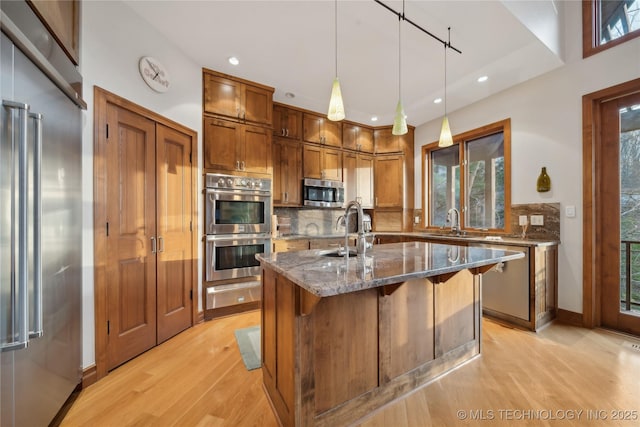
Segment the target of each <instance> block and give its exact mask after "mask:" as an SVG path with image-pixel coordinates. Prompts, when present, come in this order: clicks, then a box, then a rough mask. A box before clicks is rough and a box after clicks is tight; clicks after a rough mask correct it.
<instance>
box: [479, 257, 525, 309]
mask: <svg viewBox="0 0 640 427" xmlns="http://www.w3.org/2000/svg"><path fill="white" fill-rule="evenodd" d="M479 246H482V247H485V248H495V249H500V250H504V251H519V252H523V253H524V258H520V259H516V260H512V261H508V262H505V263H500V264H498V265H496V267H494V268H493V269H491V270H490V271H488V272H486V273H485V274H483V275H482V309H483V311H484V312H485V314H488V315H492V314H495V315H497V316H498V317H499V314H500V313H504V314H507V315H510V316H514V317H518V318H520V319H523V320H526V321H529V320H530V319H529V316H530V315H529V248H528V247H526V246H506V245H494V244H481V245H479Z"/></svg>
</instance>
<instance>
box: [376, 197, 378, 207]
mask: <svg viewBox="0 0 640 427" xmlns="http://www.w3.org/2000/svg"><path fill="white" fill-rule="evenodd" d="M376 206H378V197H377V196H376Z"/></svg>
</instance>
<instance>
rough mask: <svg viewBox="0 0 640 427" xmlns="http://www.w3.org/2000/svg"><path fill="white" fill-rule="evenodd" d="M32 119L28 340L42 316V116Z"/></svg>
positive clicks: (39, 327) (35, 334)
mask: <svg viewBox="0 0 640 427" xmlns="http://www.w3.org/2000/svg"><path fill="white" fill-rule="evenodd" d="M29 117H30V118H32V119H34V124H35V126H34V135H35V139H34V141H33V142H34V146H33V307H34V312H33V330H30V331H29V338H40V337H41V336H42V334H43V314H42V226H41V220H42V114H37V113H29Z"/></svg>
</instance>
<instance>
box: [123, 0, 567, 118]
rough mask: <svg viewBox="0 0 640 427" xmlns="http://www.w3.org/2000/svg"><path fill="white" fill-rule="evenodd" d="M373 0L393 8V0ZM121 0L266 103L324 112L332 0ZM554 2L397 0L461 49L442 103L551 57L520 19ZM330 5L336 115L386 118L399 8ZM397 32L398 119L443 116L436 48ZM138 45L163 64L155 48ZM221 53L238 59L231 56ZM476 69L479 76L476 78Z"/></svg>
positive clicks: (539, 70) (476, 96) (412, 31)
mask: <svg viewBox="0 0 640 427" xmlns="http://www.w3.org/2000/svg"><path fill="white" fill-rule="evenodd" d="M383 2H384V3H385V4H386V5H388V6H390V7H391V8H393V9H395V10H396V11H401V10H402V7H403V3H402V2H401V1H391V0H388V1H384V0H383ZM124 3H125V4H127V5H128V6H129V7H130V8H131V9H133V10H134V11H135V12H136V13H137V14H139V15H140V16H141V17H142V19H144V20H146V21H148V22H149V23H150V24H151V25H152V26H153V27H155V28H156V29H157V30H158V31H159V32H161V33H163V34H164V35H165V36H166V37H167V38H168V39H169V40H171V41H172V42H173V43H174V44H175V45H176V46H177V47H178V48H179V49H180V50H181V51H182V52H184V53H185V55H187V56H188V57H190V58H192V59H193V61H194V62H195V63H197V64H199V65H201V66H203V67H206V68H211V69H214V70H217V71H220V72H223V73H227V74H231V75H235V76H238V77H242V78H245V79H248V80H252V81H255V82H259V83H262V84H266V85H269V86H273V87H274V88H275V93H274V100H275V101H279V102H283V103H286V104H290V105H295V106H298V107H302V108H307V109H310V110H313V111H319V112H324V111H326V109H327V107H328V103H329V95H330V92H331V83H332V80H333V78H334V76H335V42H334V16H335V15H334V2H333V1H330V0H321V1H300V0H299V1H238V0H236V1H202V0H201V1H166V0H164V1H153V0H152V1H139V0H124ZM557 6H558V1H557V0H542V1H539V0H536V1H517V2H510V1H509V2H507V1H505V2H502V1H406V2H405V3H404V11H405V16H406V17H407V18H408V19H410V20H411V21H413V22H415V23H416V24H418V25H420V26H421V27H423V28H425V29H426V30H428V31H429V32H431V33H433V34H434V35H436V36H438V37H439V38H441V39H443V40H446V39H447V27H449V26H450V27H451V44H452V46H454V47H455V48H457V49H459V50H461V51H462V54H458V53H457V52H455V51H453V50H448V52H447V110H448V111H449V112H451V111H454V110H456V109H459V108H462V107H464V106H466V105H469V104H471V103H473V102H476V101H478V100H480V99H482V98H485V97H487V96H489V95H492V94H494V93H497V92H499V91H502V90H504V89H506V88H508V87H510V86H513V85H516V84H518V83H521V82H523V81H526V80H528V79H530V78H533V77H535V76H538V75H540V74H543V73H546V72H548V71H550V70H551V69H553V68H556V67H558V66H560V65H562V63H563V62H562V60H561V58H560V57H559V56H558V55H557V54H556V53H554V52H553V51H552V50H553V49H550V48H549V47H548V46H549V45H550V44H549V42H548V40H545V41H543V40H544V37H541V36H540V35H541V33H540V31H539V27H540V22H537V23H536V22H533V23H532V22H531V19H530V17H537V18H538V21H541V20H542V21H544V20H545V19H546V17H548V16H549V15H548V13H547V14H546V15H545V11H547V12H548V10H552V12H551V13H555V14H557V13H558V11H557V9H556V8H557ZM337 7H338V9H337V15H338V61H337V66H338V76H339V78H340V84H341V88H342V95H343V99H344V103H345V109H346V114H347V119H348V120H352V121H356V122H360V123H370V124H373V125H387V124H391V123H392V122H393V113H394V111H395V106H396V103H397V100H398V22H399V20H398V17H397V16H396V15H394V14H393V13H391V12H389V11H388V10H386V9H385V8H383V7H382V6H380V5H379V4H376V3H375V2H374V1H372V0H359V1H344V0H340V1H339V2H338V6H337ZM550 8H551V9H550ZM518 11H520V12H523V11H524V14H523V13H519V14H518ZM516 15H518V16H520V18H521V19H518V18H517V17H516ZM523 16H525V17H526V19H523V18H522V17H523ZM523 21H525V23H523ZM543 23H544V22H543ZM536 25H537V27H536ZM401 34H402V45H401V56H402V62H401V64H402V79H401V86H402V100H403V104H404V107H405V112H406V114H407V121H408V122H409V124H411V125H414V126H416V125H420V124H422V123H425V122H427V121H430V120H433V119H435V118H438V117H441V116H442V115H443V114H444V103H440V104H434V102H433V100H434V99H435V98H438V97H443V96H444V77H445V76H444V55H445V54H444V51H445V49H444V47H443V45H442V43H440V42H438V41H436V40H434V39H432V38H431V37H429V36H428V35H426V34H424V33H423V32H421V31H419V30H418V29H416V28H414V27H413V26H411V25H410V24H409V23H407V22H403V23H402V25H401ZM536 34H537V35H536ZM539 37H540V38H539ZM149 54H150V55H153V56H155V57H157V58H158V59H159V60H160V61H162V52H149ZM230 56H236V57H238V59H239V60H240V64H239V65H237V66H232V65H230V64H229V62H228V60H227V59H228V58H229V57H230ZM482 75H486V76H488V77H489V78H488V80H487V81H486V82H484V83H478V82H477V78H478V77H479V76H482ZM286 93H291V94H294V97H293V98H290V97H287V96H286V95H285V94H286ZM372 116H377V117H378V118H379V120H378V122H375V123H372V122H371V121H370V119H371V117H372Z"/></svg>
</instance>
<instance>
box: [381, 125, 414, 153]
mask: <svg viewBox="0 0 640 427" xmlns="http://www.w3.org/2000/svg"><path fill="white" fill-rule="evenodd" d="M391 129H392V127H391V126H389V127H384V128H379V129H376V130H375V132H374V140H375V151H376V154H386V153H402V152H406V151H407V148H408V147H409V146H410V147H411V149H412V150H413V136H414V135H413V134H414V130H415V128H414V127H413V126H409V132H407V133H406V134H404V135H394V134H392V133H391ZM411 154H413V153H411Z"/></svg>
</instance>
